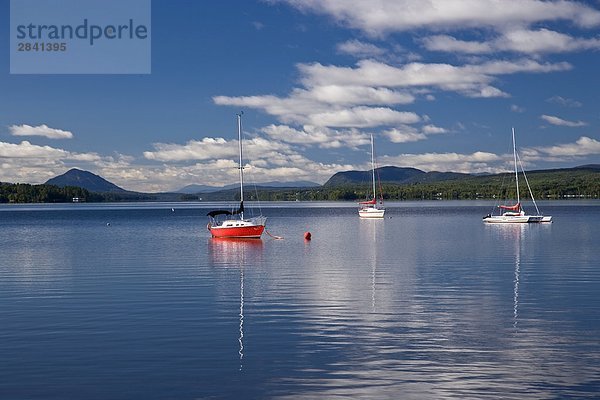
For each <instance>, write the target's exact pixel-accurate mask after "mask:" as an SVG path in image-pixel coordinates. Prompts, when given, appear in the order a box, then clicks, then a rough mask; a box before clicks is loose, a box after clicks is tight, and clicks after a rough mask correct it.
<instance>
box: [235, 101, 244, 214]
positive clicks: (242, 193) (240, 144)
mask: <svg viewBox="0 0 600 400" xmlns="http://www.w3.org/2000/svg"><path fill="white" fill-rule="evenodd" d="M242 114H243V111H242V112H240V113H239V114H236V115H237V123H238V148H239V152H240V165H239V168H240V208H242V212H241V213H240V216H241V217H242V219H244V210H243V206H244V165H243V164H242V162H243V161H242Z"/></svg>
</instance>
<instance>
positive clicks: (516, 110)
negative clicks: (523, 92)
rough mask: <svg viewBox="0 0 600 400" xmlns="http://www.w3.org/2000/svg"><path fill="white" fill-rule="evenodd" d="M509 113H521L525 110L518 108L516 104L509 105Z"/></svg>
mask: <svg viewBox="0 0 600 400" xmlns="http://www.w3.org/2000/svg"><path fill="white" fill-rule="evenodd" d="M510 111H512V112H516V113H522V112H525V109H524V108H523V107H521V106H518V105H516V104H511V105H510Z"/></svg>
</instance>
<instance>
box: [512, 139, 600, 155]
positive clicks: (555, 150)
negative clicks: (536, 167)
mask: <svg viewBox="0 0 600 400" xmlns="http://www.w3.org/2000/svg"><path fill="white" fill-rule="evenodd" d="M523 154H524V156H525V157H529V159H546V158H548V157H560V158H562V159H561V160H562V161H564V160H565V158H566V159H570V158H573V157H583V156H589V155H598V154H600V141H598V140H596V139H592V138H589V137H587V136H581V137H580V138H579V139H577V141H576V142H575V143H564V144H559V145H556V146H548V147H534V148H528V149H524V150H523Z"/></svg>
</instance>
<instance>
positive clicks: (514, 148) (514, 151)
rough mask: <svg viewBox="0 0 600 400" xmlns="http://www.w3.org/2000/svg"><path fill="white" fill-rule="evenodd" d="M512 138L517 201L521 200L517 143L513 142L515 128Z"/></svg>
mask: <svg viewBox="0 0 600 400" xmlns="http://www.w3.org/2000/svg"><path fill="white" fill-rule="evenodd" d="M512 140H513V157H514V158H515V181H516V182H517V203H520V202H521V199H520V197H519V174H518V173H517V145H516V143H515V128H514V127H513V128H512Z"/></svg>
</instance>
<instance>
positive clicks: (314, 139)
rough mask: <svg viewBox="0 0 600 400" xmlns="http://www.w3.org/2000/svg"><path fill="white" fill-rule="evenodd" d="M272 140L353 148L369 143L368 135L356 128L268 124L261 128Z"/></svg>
mask: <svg viewBox="0 0 600 400" xmlns="http://www.w3.org/2000/svg"><path fill="white" fill-rule="evenodd" d="M261 130H262V131H263V132H264V133H265V134H267V135H268V136H269V137H271V138H273V139H274V140H279V141H282V142H286V143H292V144H297V145H306V146H318V147H320V148H324V149H333V148H342V147H343V148H348V149H355V148H356V147H358V146H362V145H365V144H368V143H369V136H368V135H367V134H365V133H361V132H360V131H358V130H357V129H350V130H345V131H340V130H334V129H330V128H326V127H319V126H313V125H304V126H303V127H302V129H295V128H292V127H290V126H287V125H273V124H271V125H268V126H265V127H264V128H262V129H261Z"/></svg>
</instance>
